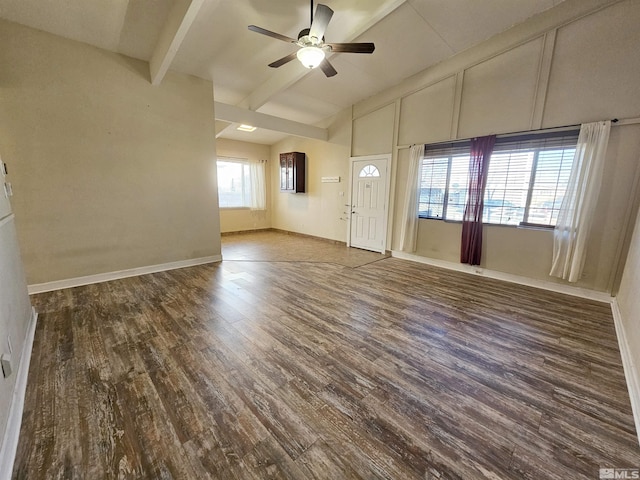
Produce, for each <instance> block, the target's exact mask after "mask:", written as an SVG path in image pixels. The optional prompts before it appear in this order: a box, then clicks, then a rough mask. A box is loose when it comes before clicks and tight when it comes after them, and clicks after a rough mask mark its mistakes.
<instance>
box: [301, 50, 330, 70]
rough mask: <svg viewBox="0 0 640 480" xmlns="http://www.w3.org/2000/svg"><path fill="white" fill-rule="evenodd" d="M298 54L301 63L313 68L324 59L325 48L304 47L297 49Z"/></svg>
mask: <svg viewBox="0 0 640 480" xmlns="http://www.w3.org/2000/svg"><path fill="white" fill-rule="evenodd" d="M296 56H297V57H298V60H300V63H302V65H304V66H305V67H307V68H309V69H311V68H316V67H317V66H318V65H320V64H321V63H322V60H324V56H325V54H324V50H322V49H321V48H318V47H302V48H301V49H300V50H298V51H297V53H296Z"/></svg>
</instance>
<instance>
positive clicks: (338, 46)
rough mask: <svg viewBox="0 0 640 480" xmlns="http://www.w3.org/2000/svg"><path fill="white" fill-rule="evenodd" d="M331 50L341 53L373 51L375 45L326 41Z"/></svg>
mask: <svg viewBox="0 0 640 480" xmlns="http://www.w3.org/2000/svg"><path fill="white" fill-rule="evenodd" d="M325 45H328V46H329V47H331V51H332V52H342V53H373V51H374V50H375V49H376V46H375V45H374V44H373V43H326V44H325Z"/></svg>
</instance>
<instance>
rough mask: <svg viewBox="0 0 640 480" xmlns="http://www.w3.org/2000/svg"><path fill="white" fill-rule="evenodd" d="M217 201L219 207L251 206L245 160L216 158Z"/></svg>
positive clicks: (249, 178) (248, 175) (248, 177)
mask: <svg viewBox="0 0 640 480" xmlns="http://www.w3.org/2000/svg"><path fill="white" fill-rule="evenodd" d="M218 201H219V203H220V208H234V207H236V208H237V207H246V208H249V207H250V206H251V174H250V169H249V163H248V162H247V161H244V160H236V159H218Z"/></svg>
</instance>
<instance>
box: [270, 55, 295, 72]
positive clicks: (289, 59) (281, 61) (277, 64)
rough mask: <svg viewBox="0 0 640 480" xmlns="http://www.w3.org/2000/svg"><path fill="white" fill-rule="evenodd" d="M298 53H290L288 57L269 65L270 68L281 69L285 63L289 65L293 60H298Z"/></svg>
mask: <svg viewBox="0 0 640 480" xmlns="http://www.w3.org/2000/svg"><path fill="white" fill-rule="evenodd" d="M296 53H297V52H293V53H290V54H289V55H287V56H286V57H282V58H281V59H280V60H276V61H275V62H271V63H270V64H269V66H270V67H271V68H278V67H281V66H282V65H284V64H285V63H289V62H290V61H291V60H293V59H294V58H296Z"/></svg>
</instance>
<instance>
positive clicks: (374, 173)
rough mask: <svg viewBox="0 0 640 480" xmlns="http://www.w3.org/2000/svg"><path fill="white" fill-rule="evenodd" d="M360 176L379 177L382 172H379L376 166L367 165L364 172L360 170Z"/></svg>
mask: <svg viewBox="0 0 640 480" xmlns="http://www.w3.org/2000/svg"><path fill="white" fill-rule="evenodd" d="M358 176H359V177H379V176H380V172H379V171H378V169H377V168H376V166H375V165H365V166H364V167H362V170H360V175H358Z"/></svg>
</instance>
